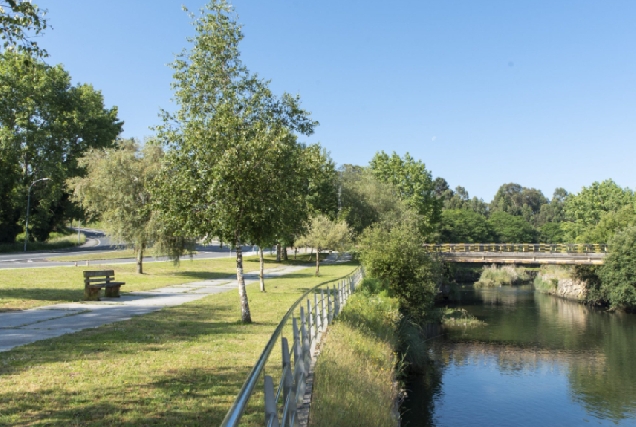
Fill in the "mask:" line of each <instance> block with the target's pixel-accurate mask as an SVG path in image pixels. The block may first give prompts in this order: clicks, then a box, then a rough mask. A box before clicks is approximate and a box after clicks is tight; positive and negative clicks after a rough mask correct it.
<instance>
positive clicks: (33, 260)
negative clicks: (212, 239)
mask: <svg viewBox="0 0 636 427" xmlns="http://www.w3.org/2000/svg"><path fill="white" fill-rule="evenodd" d="M82 232H83V233H84V234H86V243H85V244H84V245H82V246H78V247H75V248H67V249H60V250H56V251H46V252H23V253H12V254H2V255H0V269H6V268H36V267H60V266H74V265H75V262H73V261H55V258H57V257H68V256H74V255H77V256H78V258H79V259H81V256H82V255H84V254H86V253H87V252H90V253H100V252H112V251H114V250H118V249H121V247H120V246H118V245H113V244H112V243H111V241H110V239H109V238H108V237H107V236H106V235H104V233H103V232H102V231H100V230H92V229H82ZM242 249H243V252H244V254H245V255H253V254H255V253H256V248H255V247H252V246H243V247H242ZM196 251H197V253H196V254H195V255H193V259H209V258H221V257H228V256H231V255H232V254H235V252H234V251H230V249H229V248H228V247H227V246H224V247H223V248H221V247H220V246H219V245H197V247H196ZM188 258H189V257H184V259H188ZM167 259H168V258H167V257H157V258H155V257H152V256H148V257H144V263H148V262H156V261H166V260H167ZM132 262H135V260H134V259H133V258H121V259H108V260H93V261H90V265H100V264H125V263H132Z"/></svg>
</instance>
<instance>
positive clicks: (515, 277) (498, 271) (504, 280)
mask: <svg viewBox="0 0 636 427" xmlns="http://www.w3.org/2000/svg"><path fill="white" fill-rule="evenodd" d="M528 280H530V277H529V276H528V274H527V273H526V271H525V269H524V268H515V267H512V266H509V265H505V266H502V267H498V266H496V265H492V266H490V267H484V270H483V271H482V272H481V276H480V277H479V280H478V281H477V282H476V283H475V285H476V286H485V287H488V286H505V285H515V284H519V283H523V282H527V281H528Z"/></svg>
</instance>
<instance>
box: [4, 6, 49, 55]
mask: <svg viewBox="0 0 636 427" xmlns="http://www.w3.org/2000/svg"><path fill="white" fill-rule="evenodd" d="M45 15H46V10H42V9H40V8H39V7H38V6H37V5H35V4H33V3H31V2H30V1H24V0H5V1H0V35H1V36H2V39H3V40H4V43H3V48H4V50H5V51H17V52H24V53H27V54H29V55H35V56H39V57H42V56H47V53H46V50H44V49H42V48H40V47H39V46H38V45H37V43H36V42H35V41H33V40H31V38H32V37H33V36H38V35H40V34H41V33H42V32H43V31H44V30H45V29H46V27H47V23H46V19H44V16H45Z"/></svg>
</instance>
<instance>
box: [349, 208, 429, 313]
mask: <svg viewBox="0 0 636 427" xmlns="http://www.w3.org/2000/svg"><path fill="white" fill-rule="evenodd" d="M414 216H415V215H414ZM418 231H419V229H418V226H417V222H416V219H415V218H413V217H412V218H411V219H410V220H409V219H406V218H405V219H403V220H402V221H400V222H399V223H396V224H390V225H388V224H387V223H384V222H383V223H377V224H375V225H373V226H371V227H370V228H368V229H366V230H365V231H364V232H363V233H362V236H361V237H360V245H359V246H360V250H361V255H360V258H361V260H362V263H363V265H364V267H365V268H366V271H367V273H368V274H369V275H370V276H371V277H374V278H377V279H380V280H382V281H383V282H385V283H386V284H387V287H388V289H389V292H390V293H391V295H394V296H395V297H397V298H398V300H399V302H400V309H401V310H402V312H403V313H404V314H405V315H406V316H408V317H409V318H411V319H415V320H421V319H423V318H424V316H425V315H426V309H427V308H429V307H430V305H431V304H432V302H433V299H434V297H435V295H436V291H437V287H436V279H437V271H438V270H439V268H438V267H437V265H436V264H435V262H434V261H433V260H432V259H431V257H430V256H429V254H428V253H427V252H426V251H425V250H424V248H423V247H422V241H421V236H420V234H419V232H418Z"/></svg>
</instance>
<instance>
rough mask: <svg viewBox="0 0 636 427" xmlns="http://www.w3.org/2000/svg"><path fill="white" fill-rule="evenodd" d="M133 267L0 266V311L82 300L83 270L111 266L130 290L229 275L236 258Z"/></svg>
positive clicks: (250, 265) (253, 260)
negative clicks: (12, 267) (140, 271)
mask: <svg viewBox="0 0 636 427" xmlns="http://www.w3.org/2000/svg"><path fill="white" fill-rule="evenodd" d="M298 262H301V261H298ZM280 265H281V264H280V263H276V262H275V261H274V260H273V258H270V257H267V258H266V268H271V267H276V266H280ZM135 268H136V265H135V264H113V265H99V266H90V265H89V266H88V267H87V266H79V267H52V268H28V269H23V268H20V269H6V270H0V312H2V311H11V310H23V309H27V308H33V307H38V306H41V305H48V304H55V303H61V302H72V301H81V300H82V299H83V298H84V282H83V280H84V279H83V276H82V271H84V270H107V269H112V270H114V271H115V278H116V279H117V280H118V281H124V282H126V285H124V286H123V287H122V292H131V291H143V290H149V289H155V288H160V287H163V286H168V285H178V284H181V283H187V282H194V281H200V280H206V279H218V278H224V277H228V276H229V275H234V274H236V260H235V259H234V258H229V257H228V258H216V259H206V260H190V259H184V260H182V261H181V263H179V264H178V265H174V264H173V263H172V262H170V261H166V262H149V263H147V264H144V274H141V275H140V274H137V273H135ZM258 268H259V262H258V257H256V256H253V257H246V258H244V269H245V271H246V272H250V271H255V270H258Z"/></svg>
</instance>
